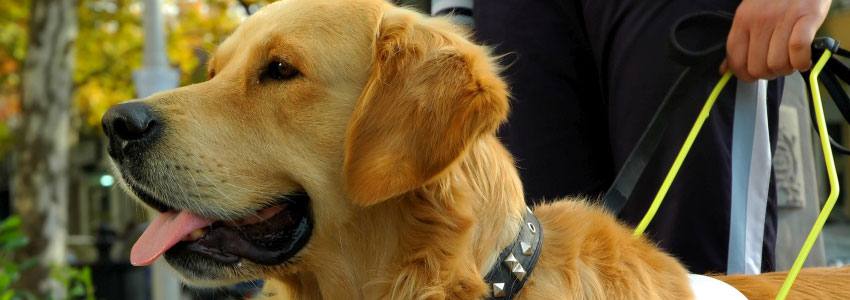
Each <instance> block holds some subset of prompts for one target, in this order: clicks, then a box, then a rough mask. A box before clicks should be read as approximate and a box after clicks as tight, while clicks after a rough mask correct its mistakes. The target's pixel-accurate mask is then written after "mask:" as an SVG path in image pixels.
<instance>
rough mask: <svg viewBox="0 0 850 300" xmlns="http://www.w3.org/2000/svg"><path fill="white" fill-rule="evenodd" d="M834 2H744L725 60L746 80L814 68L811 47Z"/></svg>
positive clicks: (782, 0)
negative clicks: (812, 66)
mask: <svg viewBox="0 0 850 300" xmlns="http://www.w3.org/2000/svg"><path fill="white" fill-rule="evenodd" d="M831 3H832V1H831V0H743V1H742V2H741V4H740V5H739V6H738V9H737V11H736V12H735V21H734V22H733V23H732V30H731V31H730V32H729V37H728V39H727V41H726V61H725V62H724V63H723V66H721V71H724V72H725V71H726V70H727V69H731V70H732V72H733V73H735V76H737V77H738V78H739V79H741V80H744V81H753V80H755V79H758V78H764V79H772V78H776V77H779V76H784V75H788V74H790V73H792V72H794V71H797V70H800V71H802V70H808V69H809V67H811V63H812V62H811V44H812V41H813V40H814V38H815V34H816V33H817V30H818V28H820V26H821V24H823V21H824V19H826V14H827V12H828V11H829V6H830V4H831Z"/></svg>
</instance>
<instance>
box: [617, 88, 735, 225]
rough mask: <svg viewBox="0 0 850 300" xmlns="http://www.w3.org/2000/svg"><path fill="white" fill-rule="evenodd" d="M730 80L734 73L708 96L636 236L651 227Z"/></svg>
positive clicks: (641, 221)
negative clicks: (650, 223)
mask: <svg viewBox="0 0 850 300" xmlns="http://www.w3.org/2000/svg"><path fill="white" fill-rule="evenodd" d="M730 78H732V73H731V72H726V74H723V77H720V80H719V81H717V84H716V85H715V86H714V89H712V90H711V94H709V95H708V100H706V101H705V104H704V105H703V106H702V109H701V110H700V111H699V116H697V120H696V122H694V126H693V127H691V131H689V132H688V137H687V138H686V139H685V144H684V145H682V148H681V149H680V150H679V153H678V154H676V159H675V160H674V161H673V166H672V167H670V171H667V176H665V177H664V182H662V183H661V188H659V189H658V193H657V194H655V198H654V199H652V204H651V205H650V206H649V210H647V211H646V214H645V215H643V219H641V220H640V223H638V225H637V227H635V231H634V233H633V235H634V236H640V235H642V234H643V232H644V231H645V230H646V227H647V226H649V222H652V218H654V217H655V213H657V212H658V208H659V207H660V206H661V203H662V202H664V196H666V195H667V191H668V190H669V189H670V185H671V184H673V179H676V174H679V169H680V168H681V167H682V162H684V161H685V157H687V156H688V152H690V151H691V146H693V144H694V140H696V139H697V135H699V131H700V130H701V129H702V125H703V124H704V123H705V120H706V119H708V115H709V114H710V113H711V107H712V106H714V102H715V101H717V97H718V96H720V92H722V91H723V88H724V87H726V83H728V82H729V79H730Z"/></svg>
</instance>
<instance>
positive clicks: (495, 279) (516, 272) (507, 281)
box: [484, 208, 543, 300]
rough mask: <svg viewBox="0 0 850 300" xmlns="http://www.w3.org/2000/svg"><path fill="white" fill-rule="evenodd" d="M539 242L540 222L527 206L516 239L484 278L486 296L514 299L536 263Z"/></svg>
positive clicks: (540, 238)
mask: <svg viewBox="0 0 850 300" xmlns="http://www.w3.org/2000/svg"><path fill="white" fill-rule="evenodd" d="M542 245H543V229H542V228H541V227H540V221H538V220H537V217H536V216H534V213H532V212H531V209H529V208H526V212H525V216H524V217H523V220H522V225H521V226H520V229H519V234H517V237H516V239H515V240H514V242H513V243H511V244H510V245H508V246H507V247H505V249H504V250H502V253H499V258H498V259H497V260H496V263H495V264H494V265H493V267H492V269H490V272H488V273H487V276H485V277H484V281H485V282H486V283H487V286H488V287H489V288H490V294H489V295H488V297H487V298H486V299H493V300H506V299H513V298H514V296H516V295H517V294H519V291H520V290H521V289H522V286H523V285H525V281H526V280H528V277H529V276H531V271H533V270H534V266H535V265H536V264H537V259H538V258H539V257H540V248H541V246H542Z"/></svg>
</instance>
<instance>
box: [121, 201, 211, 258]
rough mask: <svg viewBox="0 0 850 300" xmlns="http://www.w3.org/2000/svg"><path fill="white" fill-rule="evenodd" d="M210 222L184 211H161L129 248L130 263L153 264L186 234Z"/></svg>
mask: <svg viewBox="0 0 850 300" xmlns="http://www.w3.org/2000/svg"><path fill="white" fill-rule="evenodd" d="M210 224H212V221H210V220H207V219H204V218H202V217H199V216H197V215H195V214H192V213H190V212H186V211H181V212H179V213H177V212H174V211H168V212H164V213H161V214H159V216H157V217H156V219H154V220H153V222H151V224H150V225H148V228H147V229H145V232H143V233H142V236H141V237H139V240H138V241H136V244H134V245H133V249H132V250H130V263H131V264H133V265H134V266H147V265H150V264H153V262H154V261H155V260H156V259H157V258H159V257H160V256H162V254H163V253H165V251H168V249H169V248H171V247H172V246H174V244H177V242H179V241H180V240H182V239H183V237H185V236H186V235H187V234H189V233H191V232H192V231H195V230H196V229H201V228H204V227H207V226H208V225H210Z"/></svg>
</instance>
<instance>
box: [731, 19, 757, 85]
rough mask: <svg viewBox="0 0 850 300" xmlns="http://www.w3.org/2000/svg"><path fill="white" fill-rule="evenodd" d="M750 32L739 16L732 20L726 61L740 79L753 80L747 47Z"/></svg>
mask: <svg viewBox="0 0 850 300" xmlns="http://www.w3.org/2000/svg"><path fill="white" fill-rule="evenodd" d="M748 47H749V32H748V31H747V30H746V28H745V27H744V26H743V25H742V24H741V21H740V20H739V19H738V18H735V20H734V21H733V22H732V30H730V31H729V37H728V38H726V62H727V65H728V67H729V69H730V70H731V71H732V73H735V76H737V77H738V79H740V80H744V81H753V78H752V77H751V76H750V75H749V73H748V72H747V52H748V51H747V48H748Z"/></svg>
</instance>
